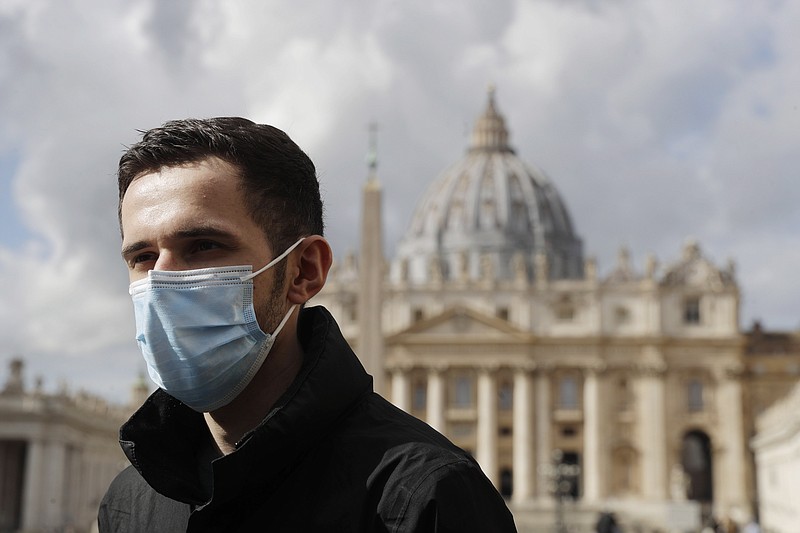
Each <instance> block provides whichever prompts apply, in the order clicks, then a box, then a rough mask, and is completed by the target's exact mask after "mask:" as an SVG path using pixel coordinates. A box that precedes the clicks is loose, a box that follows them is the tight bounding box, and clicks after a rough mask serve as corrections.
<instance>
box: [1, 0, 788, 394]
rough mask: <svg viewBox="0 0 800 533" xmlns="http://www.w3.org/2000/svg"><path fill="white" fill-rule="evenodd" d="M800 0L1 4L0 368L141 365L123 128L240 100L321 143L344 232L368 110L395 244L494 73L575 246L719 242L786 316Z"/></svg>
mask: <svg viewBox="0 0 800 533" xmlns="http://www.w3.org/2000/svg"><path fill="white" fill-rule="evenodd" d="M798 27H800V2H792V1H789V0H785V1H783V0H765V1H762V2H752V1H749V0H707V1H703V2H697V1H695V0H605V1H601V0H597V1H593V0H492V1H491V2H487V1H484V0H433V1H431V0H426V1H420V0H402V1H401V0H371V1H367V0H340V1H337V2H331V1H329V0H306V1H304V2H286V1H277V0H274V1H267V0H253V1H230V2H218V1H202V0H196V1H188V0H171V1H169V2H161V1H157V0H64V1H59V2H49V1H44V0H0V365H2V366H0V380H3V381H4V380H5V375H6V365H7V361H8V360H9V359H10V358H11V357H12V356H22V357H24V358H25V359H26V361H27V375H28V378H29V380H30V381H32V379H33V376H35V375H41V376H43V377H44V379H45V386H46V387H48V388H51V389H54V388H56V387H58V386H59V383H60V382H61V381H63V380H66V381H68V382H69V383H70V385H71V387H73V388H79V387H80V388H85V389H88V390H91V391H93V392H96V393H98V394H102V395H105V396H108V397H111V398H115V399H125V398H126V395H127V390H128V387H129V384H130V383H131V382H132V381H133V379H134V378H135V376H136V375H137V373H138V372H140V371H141V370H142V369H143V364H142V363H141V362H140V356H139V354H138V351H137V348H136V346H135V342H134V341H133V335H134V326H133V318H132V313H131V305H130V301H129V297H128V294H127V284H128V282H127V276H126V272H125V269H124V265H123V264H122V262H121V260H120V258H119V237H118V228H117V222H116V211H115V210H116V199H115V198H116V184H115V176H114V174H115V170H116V163H117V160H118V159H119V156H120V155H121V153H122V150H123V148H124V146H125V145H128V144H131V143H133V142H135V141H136V140H137V136H138V134H137V130H142V129H148V128H151V127H154V126H157V125H159V124H161V123H162V122H164V121H165V120H168V119H171V118H182V117H187V116H196V117H206V116H215V115H241V116H246V117H249V118H252V119H254V120H256V121H259V122H267V123H270V124H274V125H276V126H278V127H280V128H282V129H284V130H285V131H287V132H288V133H289V134H290V135H291V136H292V137H293V138H294V139H295V140H296V141H297V142H298V143H299V144H300V145H301V146H302V147H304V149H305V150H306V151H307V152H308V153H309V155H310V156H311V157H312V159H313V160H314V161H315V163H316V165H317V168H318V171H319V174H320V179H321V184H322V188H323V193H324V195H325V196H326V199H327V213H328V220H327V221H328V226H329V237H330V240H331V242H332V244H333V246H334V250H335V252H336V253H337V254H338V255H339V256H340V257H341V256H342V255H344V253H346V252H347V251H348V250H352V249H354V248H355V247H356V243H357V234H356V227H357V221H358V216H359V214H358V212H357V210H356V208H355V206H357V205H358V199H359V190H360V186H361V184H362V183H363V180H364V178H365V176H366V169H365V163H364V161H365V159H364V156H365V153H366V150H367V137H368V135H367V125H368V124H369V123H370V122H372V121H375V122H377V123H378V124H379V127H380V133H379V140H378V145H379V146H378V150H379V159H380V169H379V174H380V177H381V180H382V181H383V184H384V190H385V200H384V201H385V209H386V214H385V215H386V222H385V224H386V240H387V250H386V251H387V254H389V255H392V252H393V248H394V245H395V243H396V242H397V240H398V239H399V238H400V236H401V235H402V234H403V231H404V230H405V228H406V226H407V224H408V222H409V219H410V216H411V213H412V211H413V207H414V205H415V202H416V201H417V199H418V198H419V197H420V196H421V195H422V194H423V193H424V191H425V188H426V186H427V185H428V184H429V183H430V182H431V180H433V179H434V178H435V177H436V175H437V174H438V173H439V172H441V171H442V170H443V169H444V168H445V167H447V166H448V165H449V164H451V163H452V162H454V161H455V160H457V159H458V158H459V157H461V155H462V154H463V152H464V150H465V148H466V144H467V140H468V133H469V131H470V129H471V127H472V123H473V121H474V119H475V118H476V116H477V115H478V114H479V113H480V112H481V111H482V110H483V108H484V106H485V102H486V88H487V86H488V85H489V84H490V83H493V84H495V85H496V87H497V103H498V106H499V108H500V110H501V112H503V114H504V115H505V116H506V119H507V123H508V126H509V128H510V130H511V142H512V144H513V146H514V147H515V148H516V150H517V153H518V154H519V155H520V156H521V157H522V158H523V159H525V160H526V161H528V162H530V163H532V164H535V165H536V166H538V167H540V168H542V169H544V170H545V171H546V172H547V173H548V175H549V176H550V177H551V179H552V180H553V181H554V183H555V184H556V186H557V187H558V189H559V190H560V192H561V194H562V196H563V197H564V199H565V201H566V203H567V205H568V207H569V209H570V211H571V214H572V216H573V219H574V222H575V225H576V227H577V230H578V232H579V233H580V235H581V236H582V237H583V239H584V243H585V248H586V253H587V255H594V256H596V257H597V259H598V261H599V265H600V270H601V273H602V272H608V270H610V269H611V268H612V267H613V265H614V262H615V257H616V254H617V250H618V248H619V247H620V246H621V245H625V246H628V247H629V248H630V250H631V252H632V256H633V258H634V260H635V262H636V264H637V266H638V267H639V269H641V266H642V264H643V261H644V258H645V257H646V255H647V254H648V253H654V254H655V255H656V256H657V257H658V259H659V261H660V263H661V264H665V263H669V262H671V261H674V260H675V259H677V258H678V256H679V254H680V248H681V246H682V244H683V243H684V242H685V241H686V240H687V239H689V238H693V239H696V240H698V241H699V242H700V244H701V247H702V249H703V252H704V253H705V254H706V255H707V256H708V257H709V258H711V259H712V260H713V261H715V262H717V263H718V264H720V265H722V264H724V263H725V262H726V261H727V260H728V258H732V259H734V260H735V261H736V264H737V275H738V280H739V282H740V285H741V287H742V292H743V296H742V302H743V307H742V324H743V325H744V326H749V325H750V323H751V322H752V320H753V319H754V318H760V319H762V320H763V322H764V323H765V326H766V327H768V328H773V329H775V328H780V329H788V328H792V329H795V328H797V327H798V326H800V313H798V304H797V301H798V299H800V281H799V280H800V276H798V273H800V209H798V208H797V206H798V204H800V185H798V183H797V180H798V178H800V176H798V172H800V171H798V169H800V149H798V148H799V147H798V138H799V137H798V134H800V110H799V109H798V106H799V105H800V93H798V89H797V88H798V87H800V69H799V68H798V67H797V66H798V65H800V32H797V28H798Z"/></svg>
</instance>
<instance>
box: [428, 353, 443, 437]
mask: <svg viewBox="0 0 800 533" xmlns="http://www.w3.org/2000/svg"><path fill="white" fill-rule="evenodd" d="M444 372H445V367H443V366H432V367H431V368H430V369H429V370H428V398H427V400H428V401H427V413H426V415H427V416H426V418H427V422H428V425H429V426H431V427H432V428H433V429H435V430H436V431H438V432H439V433H444V432H445V429H446V428H445V425H446V422H445V416H444V411H445V403H444V400H445V395H444V393H445V387H444Z"/></svg>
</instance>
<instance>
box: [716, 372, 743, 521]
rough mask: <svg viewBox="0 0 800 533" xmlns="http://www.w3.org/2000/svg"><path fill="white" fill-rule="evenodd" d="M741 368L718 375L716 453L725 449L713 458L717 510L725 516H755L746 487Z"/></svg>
mask: <svg viewBox="0 0 800 533" xmlns="http://www.w3.org/2000/svg"><path fill="white" fill-rule="evenodd" d="M740 377H741V368H737V367H732V368H727V369H725V370H723V371H722V372H720V373H719V375H718V376H717V394H716V397H717V413H718V414H719V429H720V432H719V434H720V442H718V443H716V445H714V446H713V449H714V451H716V450H722V454H720V455H721V457H712V463H713V471H714V474H715V475H714V500H715V502H714V503H715V507H716V508H717V509H718V510H719V511H721V513H723V514H728V515H729V514H730V513H731V511H732V510H733V509H738V511H740V512H743V513H744V514H746V515H748V517H751V516H752V509H751V508H750V504H749V503H748V499H747V490H746V488H745V480H746V476H745V469H744V468H745V467H744V465H745V434H744V427H743V425H742V419H743V416H744V415H743V409H742V385H741V382H740Z"/></svg>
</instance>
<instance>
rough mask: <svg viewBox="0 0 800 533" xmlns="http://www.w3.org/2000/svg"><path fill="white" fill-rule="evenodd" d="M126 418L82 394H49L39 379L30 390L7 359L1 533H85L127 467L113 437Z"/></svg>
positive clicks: (123, 411) (17, 365)
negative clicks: (114, 480)
mask: <svg viewBox="0 0 800 533" xmlns="http://www.w3.org/2000/svg"><path fill="white" fill-rule="evenodd" d="M144 392H146V389H144ZM129 415H130V409H128V408H120V407H112V406H110V405H109V404H108V403H107V402H106V401H105V400H103V399H100V398H97V397H95V396H92V395H89V394H86V393H77V394H69V393H68V392H66V391H63V392H61V393H57V394H47V393H45V392H44V391H43V390H42V386H41V382H40V381H39V382H37V384H36V386H35V387H34V388H33V389H32V390H28V389H27V388H26V387H25V382H24V379H23V363H22V361H21V360H19V359H15V360H12V361H11V364H10V368H9V374H8V378H7V380H6V383H5V386H4V387H3V389H2V390H1V391H0V531H2V532H17V531H21V532H44V531H48V532H49V531H71V532H73V533H83V532H88V531H91V530H92V528H93V527H94V526H95V524H96V521H97V508H98V506H99V504H100V499H101V498H102V496H103V494H105V491H106V489H107V488H108V485H109V483H110V482H111V480H112V479H113V478H114V476H115V475H116V474H117V473H118V472H119V471H120V470H122V468H123V467H124V466H125V465H126V464H127V460H126V459H125V456H124V455H123V453H122V450H121V449H120V447H119V444H118V442H117V439H118V434H119V426H120V425H121V424H122V422H123V421H124V420H125V418H126V417H127V416H129Z"/></svg>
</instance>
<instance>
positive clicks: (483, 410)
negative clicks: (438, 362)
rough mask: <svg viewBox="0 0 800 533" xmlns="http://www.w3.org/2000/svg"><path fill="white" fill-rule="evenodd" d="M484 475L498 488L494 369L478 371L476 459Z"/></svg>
mask: <svg viewBox="0 0 800 533" xmlns="http://www.w3.org/2000/svg"><path fill="white" fill-rule="evenodd" d="M475 458H476V459H477V460H478V464H480V465H481V468H482V469H483V472H484V474H486V477H488V478H489V479H490V480H491V481H492V483H493V484H494V485H495V487H496V486H497V481H498V472H497V383H496V381H495V376H494V368H493V367H489V366H486V367H482V368H480V369H479V371H478V446H477V450H476V457H475Z"/></svg>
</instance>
